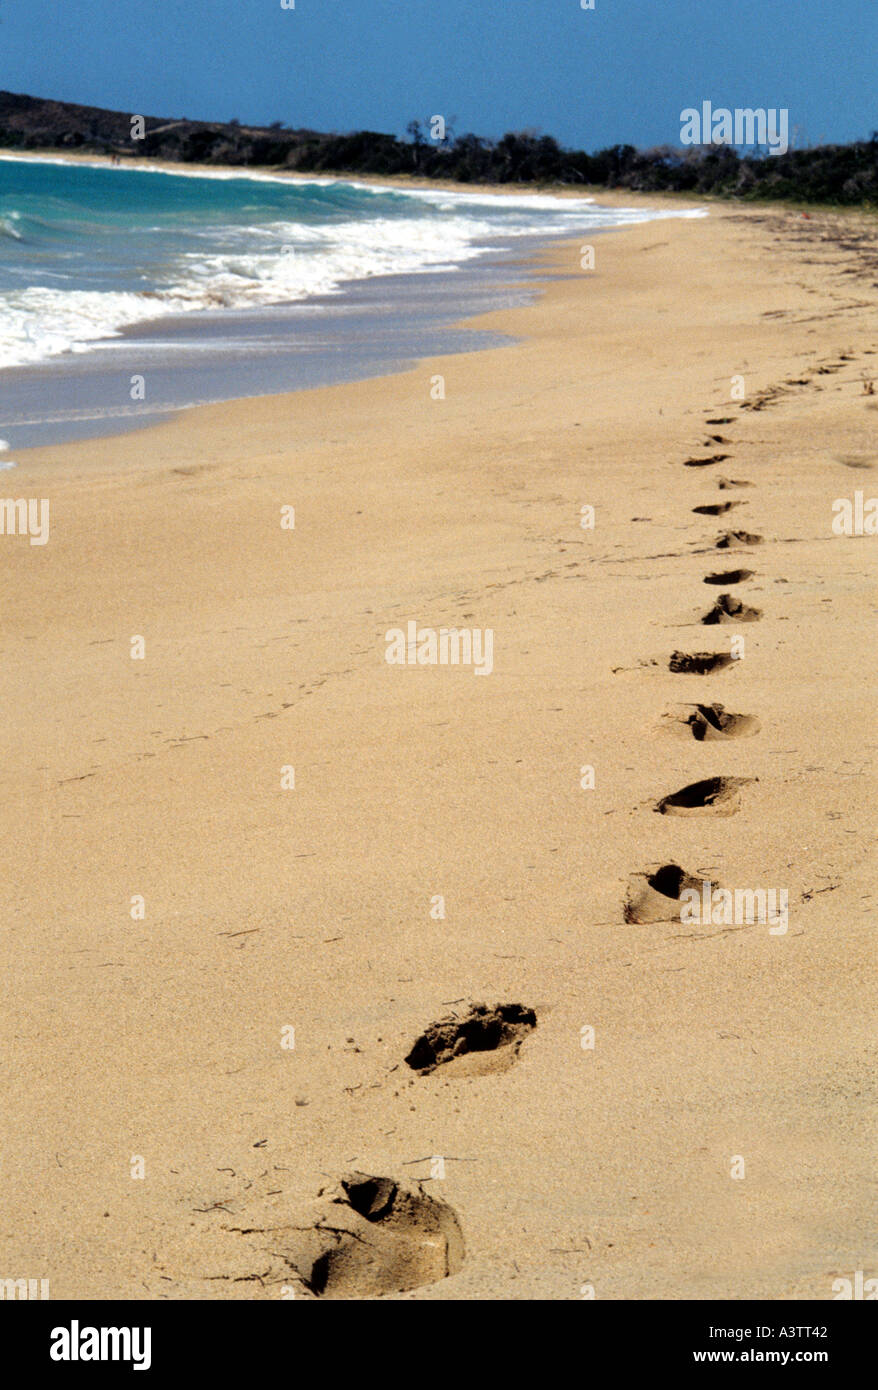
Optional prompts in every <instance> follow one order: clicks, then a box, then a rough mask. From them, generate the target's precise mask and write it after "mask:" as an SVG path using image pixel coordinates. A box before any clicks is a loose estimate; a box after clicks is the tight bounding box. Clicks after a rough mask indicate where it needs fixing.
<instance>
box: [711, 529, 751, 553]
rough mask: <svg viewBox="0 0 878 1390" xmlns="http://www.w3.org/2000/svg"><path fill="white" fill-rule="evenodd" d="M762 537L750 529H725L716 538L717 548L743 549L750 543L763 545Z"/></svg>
mask: <svg viewBox="0 0 878 1390" xmlns="http://www.w3.org/2000/svg"><path fill="white" fill-rule="evenodd" d="M761 544H762V537H761V536H756V535H753V533H752V532H750V531H723V533H722V535H719V536H717V538H716V548H717V550H743V549H744V548H745V547H746V546H748V545H761Z"/></svg>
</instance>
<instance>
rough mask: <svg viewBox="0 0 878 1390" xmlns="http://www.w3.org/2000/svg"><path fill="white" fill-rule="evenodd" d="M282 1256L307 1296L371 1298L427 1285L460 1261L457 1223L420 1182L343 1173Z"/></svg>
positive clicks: (461, 1248)
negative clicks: (298, 1279) (296, 1275)
mask: <svg viewBox="0 0 878 1390" xmlns="http://www.w3.org/2000/svg"><path fill="white" fill-rule="evenodd" d="M315 1205H316V1208H317V1210H316V1212H315V1215H314V1219H313V1223H312V1224H311V1225H310V1226H303V1227H301V1228H299V1229H298V1232H297V1234H296V1235H295V1237H294V1238H293V1248H292V1249H291V1250H289V1251H288V1252H286V1253H285V1254H284V1258H285V1260H286V1262H287V1264H288V1265H289V1266H290V1268H292V1269H294V1270H295V1271H296V1272H297V1274H298V1276H299V1278H300V1279H301V1281H302V1284H303V1285H304V1287H305V1289H306V1290H307V1291H308V1292H309V1293H311V1294H312V1295H313V1296H314V1297H315V1298H328V1299H335V1298H378V1297H380V1296H381V1295H382V1294H388V1293H405V1292H407V1291H408V1290H409V1289H418V1288H421V1287H422V1286H423V1285H425V1284H435V1283H437V1282H438V1281H439V1280H440V1279H446V1278H447V1277H448V1276H449V1275H451V1274H456V1273H457V1271H458V1270H459V1269H460V1268H461V1266H462V1264H463V1260H464V1249H465V1247H464V1240H463V1233H462V1231H461V1229H460V1222H459V1221H458V1219H457V1216H456V1214H455V1212H454V1210H453V1208H451V1207H450V1206H449V1205H448V1204H447V1203H446V1202H444V1201H442V1200H441V1199H440V1198H438V1197H433V1196H431V1195H430V1194H429V1193H427V1192H426V1191H425V1190H424V1188H423V1186H422V1185H421V1183H419V1182H408V1181H402V1180H399V1181H397V1180H396V1179H395V1178H383V1177H373V1176H371V1175H370V1174H368V1173H357V1172H353V1173H346V1174H344V1175H343V1176H342V1177H341V1178H339V1180H338V1182H337V1183H334V1184H333V1185H332V1186H330V1187H326V1188H323V1189H321V1191H320V1193H319V1195H318V1199H317V1202H316V1204H315ZM275 1240H276V1242H277V1235H276V1236H275Z"/></svg>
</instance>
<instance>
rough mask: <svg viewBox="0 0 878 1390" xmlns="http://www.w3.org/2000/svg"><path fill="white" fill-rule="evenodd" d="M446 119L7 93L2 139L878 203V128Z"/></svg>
mask: <svg viewBox="0 0 878 1390" xmlns="http://www.w3.org/2000/svg"><path fill="white" fill-rule="evenodd" d="M438 120H439V118H432V119H430V118H428V119H427V120H424V121H417V120H416V121H411V122H410V123H409V125H408V127H407V133H408V136H409V138H408V140H400V139H398V138H397V137H396V136H394V135H387V134H382V133H381V132H377V131H370V130H360V131H355V132H352V133H347V134H338V133H321V132H319V131H314V130H307V129H290V128H288V127H287V126H285V125H284V124H283V122H281V121H275V122H274V123H273V124H272V125H270V126H249V125H242V124H241V123H240V122H238V121H230V122H227V123H222V122H218V121H193V120H189V119H187V118H186V117H180V118H177V119H169V118H163V117H157V116H144V115H141V114H137V113H131V112H123V111H107V110H104V109H103V108H101V107H97V106H78V105H75V104H74V103H72V102H63V101H51V100H46V99H44V98H41V97H31V96H23V95H17V94H16V93H14V92H0V148H3V149H10V150H41V151H43V152H46V153H47V152H49V151H60V152H67V153H79V154H87V153H93V154H99V155H103V156H109V157H110V158H116V159H118V160H120V161H123V160H127V159H131V158H136V159H139V160H142V159H162V160H167V161H170V162H177V163H181V164H212V165H218V166H227V167H228V166H231V167H235V166H240V167H243V168H272V169H278V168H279V169H284V170H289V171H291V172H296V173H303V174H304V173H313V174H346V175H350V174H370V175H377V176H379V177H381V176H384V177H390V176H394V175H401V174H402V175H410V176H415V177H418V178H423V179H449V180H453V181H455V182H458V183H470V184H483V183H484V184H487V183H491V184H531V185H533V184H540V185H566V186H572V187H594V188H621V189H632V190H636V191H638V192H644V193H671V192H679V193H688V194H694V195H709V194H713V195H714V196H719V197H735V198H746V199H772V200H773V199H790V200H795V201H798V202H813V203H830V204H835V205H847V206H863V205H872V206H876V205H878V132H875V133H873V134H872V137H871V139H869V140H859V141H854V142H852V143H850V144H847V145H818V146H815V147H812V148H808V149H790V150H787V151H786V152H785V153H783V154H781V155H780V156H779V157H777V158H767V157H765V156H764V155H762V154H760V153H756V154H740V153H738V151H737V150H736V149H735V148H734V147H732V146H730V145H699V146H690V147H686V146H684V145H682V144H681V145H680V146H674V145H662V146H657V147H655V148H653V149H648V150H638V149H636V148H635V147H634V146H633V145H613V146H610V147H609V148H608V149H603V150H598V151H597V152H596V153H594V154H587V153H586V152H585V151H584V150H571V149H565V148H563V147H562V146H561V145H560V144H559V143H558V141H557V140H555V139H553V138H552V136H550V135H542V134H539V133H536V132H533V131H528V130H525V131H517V132H509V133H507V134H506V135H504V136H503V137H502V138H501V139H499V140H488V139H485V138H483V137H481V136H478V135H473V134H471V133H466V134H458V133H457V132H455V131H454V130H453V129H451V128H450V127H448V128H446V127H445V125H444V122H440V126H441V135H437V132H436V127H435V122H436V121H438Z"/></svg>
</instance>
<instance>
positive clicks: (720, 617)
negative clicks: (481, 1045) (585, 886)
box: [625, 416, 762, 923]
mask: <svg viewBox="0 0 878 1390" xmlns="http://www.w3.org/2000/svg"><path fill="white" fill-rule="evenodd" d="M731 423H732V420H731V418H730V417H725V416H724V417H722V418H714V419H708V420H707V421H706V424H707V425H711V426H719V425H729V424H731ZM730 442H731V441H730V440H728V439H726V438H725V437H724V436H723V435H721V434H712V435H710V436H709V438H708V439H707V440H705V446H704V447H705V448H710V447H711V446H712V445H715V444H721V445H722V444H729V443H730ZM728 458H729V455H728V454H725V453H710V454H708V455H707V456H706V457H702V458H688V459H686V460H685V462H684V467H686V468H709V467H712V466H715V465H716V464H719V463H725V461H726V460H727V459H728ZM717 483H718V487H719V490H720V491H721V492H730V491H733V490H735V489H738V488H746V487H751V486H752V484H751V483H749V482H747V481H745V480H744V479H741V478H727V477H724V476H720V477H718V478H717ZM741 505H742V503H741V501H740V500H739V499H736V498H725V499H723V500H722V501H720V502H709V503H704V504H702V505H701V506H698V507H693V508H692V510H693V512H694V513H695V514H696V515H697V516H723V517H724V516H727V515H728V513H729V512H731V511H732V510H733V509H734V508H735V507H739V506H741ZM761 543H762V537H761V536H758V535H754V534H753V533H751V532H750V531H744V530H734V531H723V532H721V533H720V534H719V535H718V536H717V538H716V541H715V542H714V546H715V549H716V550H717V551H719V552H723V551H727V550H732V551H738V550H749V549H751V548H752V547H753V546H757V545H760V544H761ZM730 558H731V557H730ZM753 574H754V571H753V570H751V569H744V568H736V569H717V570H714V571H712V572H711V573H710V574H706V575H705V576H704V583H705V584H709V585H711V586H713V587H716V588H721V589H723V590H726V589H731V588H733V587H734V586H735V585H738V584H744V583H745V582H746V581H747V580H748V579H752V578H753ZM761 617H762V611H761V609H759V608H751V607H750V606H749V605H748V604H746V603H744V601H743V600H742V599H740V598H737V597H736V596H735V595H734V594H732V593H728V592H724V593H720V594H718V595H717V597H716V600H715V602H714V603H713V605H712V606H711V607H710V608H709V609H708V610H707V612H706V613H705V614H704V615H703V617H702V618H701V623H702V625H703V626H704V627H713V626H715V625H716V624H717V623H735V624H737V623H755V622H758V621H759V619H760V618H761ZM735 659H736V658H735V657H734V656H732V655H731V654H730V653H729V652H681V651H675V652H672V653H671V656H670V659H669V662H668V667H669V669H670V670H671V671H674V672H676V673H678V674H681V675H696V676H706V675H708V674H711V673H713V672H715V671H721V670H723V669H724V668H725V667H727V666H731V664H732V663H733V662H734V661H735ZM687 708H688V709H689V710H690V711H691V712H690V713H688V714H687V715H686V717H685V718H684V720H683V723H684V725H685V726H686V727H687V728H688V730H689V732H690V733H691V736H692V737H693V738H695V739H697V740H698V741H699V742H704V741H705V740H711V741H713V740H720V741H724V740H726V739H729V738H747V737H749V736H750V735H753V734H756V733H758V732H759V729H760V724H759V720H758V719H757V718H756V717H755V716H754V715H749V714H733V713H731V712H730V711H729V710H727V709H726V708H725V706H724V705H721V704H717V703H703V704H695V705H692V706H688V707H687ZM751 780H752V779H751V778H746V777H707V778H705V779H704V780H702V781H700V782H691V783H690V784H689V785H688V786H685V787H681V788H680V790H679V791H676V792H672V793H671V794H670V795H668V796H663V797H662V798H661V800H660V801H659V802H657V803H656V805H655V807H654V809H655V810H656V811H658V812H659V813H660V814H661V815H665V816H668V815H678V816H679V815H683V816H685V815H699V814H704V813H707V814H712V815H716V816H731V815H733V814H734V813H735V811H737V809H738V807H739V805H740V800H741V787H742V786H744V785H745V784H746V783H747V782H748V781H751ZM693 888H694V889H696V890H697V891H698V892H700V891H701V877H700V876H698V877H696V876H694V875H692V874H689V873H687V872H686V871H685V870H684V869H682V868H681V867H680V866H679V864H662V865H661V866H660V867H659V868H657V869H656V870H655V871H654V872H652V873H642V874H632V876H631V878H630V880H629V883H628V895H627V898H626V902H625V921H626V922H638V923H640V922H667V921H673V920H675V919H676V918H677V917H678V916H679V911H680V896H681V894H682V893H683V892H684V891H685V890H686V889H693Z"/></svg>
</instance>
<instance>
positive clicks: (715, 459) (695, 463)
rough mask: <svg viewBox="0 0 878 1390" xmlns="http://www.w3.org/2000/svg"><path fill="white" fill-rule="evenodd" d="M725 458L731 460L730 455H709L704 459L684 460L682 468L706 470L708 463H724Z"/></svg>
mask: <svg viewBox="0 0 878 1390" xmlns="http://www.w3.org/2000/svg"><path fill="white" fill-rule="evenodd" d="M727 458H731V454H711V456H710V458H706V459H684V460H683V467H684V468H706V467H707V465H708V464H709V463H724V462H725V460H726V459H727Z"/></svg>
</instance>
